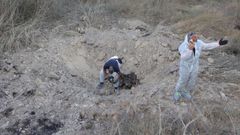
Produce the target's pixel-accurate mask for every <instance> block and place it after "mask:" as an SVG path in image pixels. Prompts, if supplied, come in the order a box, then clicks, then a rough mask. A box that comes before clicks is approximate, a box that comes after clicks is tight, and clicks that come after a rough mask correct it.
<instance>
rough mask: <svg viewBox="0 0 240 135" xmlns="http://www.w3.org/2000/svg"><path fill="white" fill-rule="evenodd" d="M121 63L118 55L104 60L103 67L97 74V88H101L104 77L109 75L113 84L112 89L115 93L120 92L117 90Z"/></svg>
mask: <svg viewBox="0 0 240 135" xmlns="http://www.w3.org/2000/svg"><path fill="white" fill-rule="evenodd" d="M121 65H122V59H121V58H119V57H118V56H113V57H111V58H110V59H108V60H107V62H105V64H104V66H103V68H102V69H101V71H100V74H99V81H100V83H99V84H98V86H97V89H102V88H103V87H104V80H105V78H108V77H110V78H109V79H110V81H111V82H112V83H113V85H114V91H115V93H116V94H117V95H119V94H120V91H119V79H118V78H119V75H120V73H121V71H120V68H121Z"/></svg>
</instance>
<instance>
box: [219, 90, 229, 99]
mask: <svg viewBox="0 0 240 135" xmlns="http://www.w3.org/2000/svg"><path fill="white" fill-rule="evenodd" d="M219 93H220V95H221V97H222V99H223V100H224V101H227V97H226V95H225V94H224V93H223V92H221V91H220V92H219Z"/></svg>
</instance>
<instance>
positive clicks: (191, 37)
mask: <svg viewBox="0 0 240 135" xmlns="http://www.w3.org/2000/svg"><path fill="white" fill-rule="evenodd" d="M190 40H192V41H193V42H196V41H197V40H198V36H197V34H196V33H195V32H189V33H188V42H189V41H190Z"/></svg>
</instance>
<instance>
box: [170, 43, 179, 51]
mask: <svg viewBox="0 0 240 135" xmlns="http://www.w3.org/2000/svg"><path fill="white" fill-rule="evenodd" d="M169 45H170V50H171V51H177V50H178V45H175V44H169Z"/></svg>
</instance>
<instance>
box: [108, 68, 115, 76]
mask: <svg viewBox="0 0 240 135" xmlns="http://www.w3.org/2000/svg"><path fill="white" fill-rule="evenodd" d="M108 71H109V73H110V74H112V73H113V72H114V70H113V67H112V66H110V67H109V69H108Z"/></svg>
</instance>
